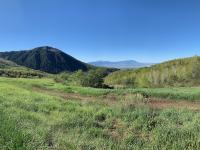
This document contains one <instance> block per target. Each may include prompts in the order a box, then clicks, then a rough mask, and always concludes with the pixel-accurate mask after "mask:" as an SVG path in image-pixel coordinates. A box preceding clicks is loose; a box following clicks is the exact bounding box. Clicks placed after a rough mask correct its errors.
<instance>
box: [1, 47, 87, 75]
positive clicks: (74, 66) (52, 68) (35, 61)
mask: <svg viewBox="0 0 200 150" xmlns="http://www.w3.org/2000/svg"><path fill="white" fill-rule="evenodd" d="M0 58H4V59H7V60H10V61H12V62H15V63H16V64H18V65H21V66H25V67H28V68H32V69H35V70H41V71H45V72H48V73H59V72H62V71H70V72H73V71H77V70H79V69H81V70H83V71H87V70H88V68H90V67H91V66H90V65H87V64H85V63H83V62H81V61H79V60H77V59H75V58H73V57H72V56H70V55H68V54H65V53H64V52H62V51H61V50H58V49H56V48H52V47H48V46H44V47H38V48H35V49H32V50H25V51H24V50H23V51H11V52H0Z"/></svg>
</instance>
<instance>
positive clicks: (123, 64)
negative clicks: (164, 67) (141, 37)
mask: <svg viewBox="0 0 200 150" xmlns="http://www.w3.org/2000/svg"><path fill="white" fill-rule="evenodd" d="M89 64H91V65H94V66H97V67H109V68H118V69H130V68H141V67H148V66H151V65H153V63H141V62H137V61H135V60H125V61H116V62H111V61H95V62H89Z"/></svg>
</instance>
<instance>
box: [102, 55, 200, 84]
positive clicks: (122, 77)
mask: <svg viewBox="0 0 200 150" xmlns="http://www.w3.org/2000/svg"><path fill="white" fill-rule="evenodd" d="M105 82H106V84H108V85H112V86H115V87H165V86H199V85H200V56H195V57H190V58H183V59H176V60H172V61H168V62H164V63H161V64H157V65H154V66H152V67H147V68H141V69H136V70H121V71H117V72H114V73H112V74H110V75H109V76H108V77H106V79H105Z"/></svg>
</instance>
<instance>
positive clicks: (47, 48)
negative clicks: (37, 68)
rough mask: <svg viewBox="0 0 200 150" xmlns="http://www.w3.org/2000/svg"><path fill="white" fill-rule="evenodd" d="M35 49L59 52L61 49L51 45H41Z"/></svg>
mask: <svg viewBox="0 0 200 150" xmlns="http://www.w3.org/2000/svg"><path fill="white" fill-rule="evenodd" d="M33 50H44V51H52V52H59V51H61V50H59V49H57V48H54V47H51V46H40V47H36V48H34V49H33Z"/></svg>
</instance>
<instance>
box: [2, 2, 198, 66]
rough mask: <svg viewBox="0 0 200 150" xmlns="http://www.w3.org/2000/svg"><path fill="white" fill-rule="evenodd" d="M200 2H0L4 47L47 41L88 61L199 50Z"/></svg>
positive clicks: (147, 58)
mask: <svg viewBox="0 0 200 150" xmlns="http://www.w3.org/2000/svg"><path fill="white" fill-rule="evenodd" d="M199 8H200V1H199V0H0V51H6V50H7V51H8V50H21V49H31V48H34V47H38V46H43V45H49V46H53V47H57V48H59V49H62V50H64V51H65V52H66V53H68V54H70V55H72V56H74V57H76V58H78V59H80V60H82V61H85V62H88V61H94V60H110V61H118V60H130V59H134V60H138V61H141V62H161V61H165V60H169V59H173V58H178V57H187V56H193V55H199V54H200V9H199Z"/></svg>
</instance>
